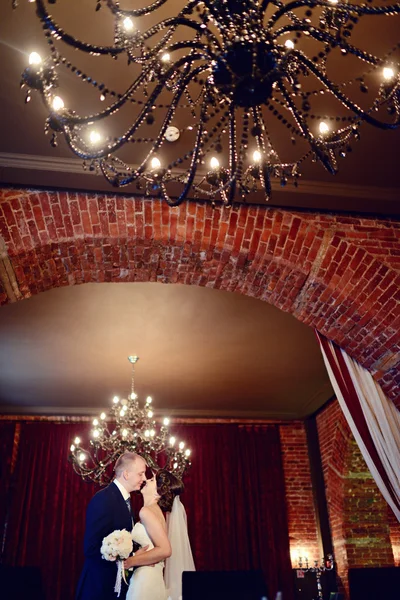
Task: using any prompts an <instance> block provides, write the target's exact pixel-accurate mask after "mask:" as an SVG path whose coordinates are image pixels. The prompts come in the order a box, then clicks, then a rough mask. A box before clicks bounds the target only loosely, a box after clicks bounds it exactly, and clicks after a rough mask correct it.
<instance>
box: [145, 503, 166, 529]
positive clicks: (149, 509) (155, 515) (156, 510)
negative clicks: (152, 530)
mask: <svg viewBox="0 0 400 600" xmlns="http://www.w3.org/2000/svg"><path fill="white" fill-rule="evenodd" d="M139 517H140V520H141V521H146V520H147V519H149V520H153V519H157V520H158V521H161V523H163V524H164V523H165V518H164V515H163V512H162V510H161V508H160V507H159V506H158V505H157V504H152V505H151V506H142V508H141V509H140V511H139Z"/></svg>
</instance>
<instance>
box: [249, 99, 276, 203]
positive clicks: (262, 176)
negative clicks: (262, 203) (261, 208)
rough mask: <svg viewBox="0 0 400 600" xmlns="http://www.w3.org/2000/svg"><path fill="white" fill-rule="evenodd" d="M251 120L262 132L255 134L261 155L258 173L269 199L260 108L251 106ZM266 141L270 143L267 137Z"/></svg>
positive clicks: (268, 182) (267, 172) (269, 182)
mask: <svg viewBox="0 0 400 600" xmlns="http://www.w3.org/2000/svg"><path fill="white" fill-rule="evenodd" d="M253 122H254V125H255V126H256V127H259V128H260V129H261V131H262V134H263V135H258V136H257V148H258V151H261V156H262V164H261V168H260V170H259V173H260V181H261V185H262V186H263V188H264V190H265V193H266V195H267V198H268V199H269V198H270V196H271V177H270V173H269V169H268V164H267V161H266V156H267V148H266V145H265V137H264V135H265V124H264V120H263V119H262V113H261V109H260V108H259V107H258V106H257V107H254V108H253ZM268 141H269V143H270V144H271V142H270V140H269V138H268ZM271 148H272V145H271Z"/></svg>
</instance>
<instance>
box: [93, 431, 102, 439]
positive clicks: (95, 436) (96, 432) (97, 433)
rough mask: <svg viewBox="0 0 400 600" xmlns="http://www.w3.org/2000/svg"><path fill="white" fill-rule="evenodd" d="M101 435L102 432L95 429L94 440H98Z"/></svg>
mask: <svg viewBox="0 0 400 600" xmlns="http://www.w3.org/2000/svg"><path fill="white" fill-rule="evenodd" d="M99 435H100V431H99V430H98V429H94V430H93V437H94V438H98V437H99Z"/></svg>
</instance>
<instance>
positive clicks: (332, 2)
mask: <svg viewBox="0 0 400 600" xmlns="http://www.w3.org/2000/svg"><path fill="white" fill-rule="evenodd" d="M328 2H330V3H331V4H337V3H338V2H339V0H328Z"/></svg>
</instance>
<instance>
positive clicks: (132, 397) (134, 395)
mask: <svg viewBox="0 0 400 600" xmlns="http://www.w3.org/2000/svg"><path fill="white" fill-rule="evenodd" d="M136 398H137V394H135V392H132V394H131V400H136Z"/></svg>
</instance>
